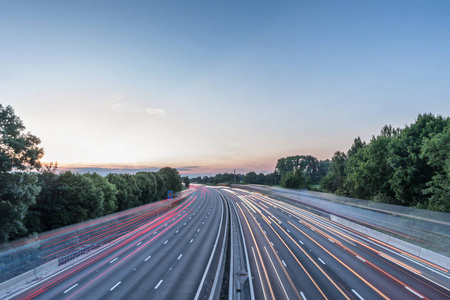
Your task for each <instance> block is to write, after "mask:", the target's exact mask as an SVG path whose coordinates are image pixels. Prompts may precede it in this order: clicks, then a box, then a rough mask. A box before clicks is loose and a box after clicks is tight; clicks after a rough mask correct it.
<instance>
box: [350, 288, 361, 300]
mask: <svg viewBox="0 0 450 300" xmlns="http://www.w3.org/2000/svg"><path fill="white" fill-rule="evenodd" d="M352 292H353V294H355V295H356V296H357V297H358V298H359V299H361V300H364V298H363V297H361V295H360V294H358V293H357V292H356V291H355V290H354V289H352Z"/></svg>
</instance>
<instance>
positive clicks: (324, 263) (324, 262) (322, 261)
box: [318, 257, 326, 265]
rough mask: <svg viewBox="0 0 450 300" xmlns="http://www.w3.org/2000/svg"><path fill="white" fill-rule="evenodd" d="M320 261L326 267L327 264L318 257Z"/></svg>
mask: <svg viewBox="0 0 450 300" xmlns="http://www.w3.org/2000/svg"><path fill="white" fill-rule="evenodd" d="M318 259H319V260H320V262H321V263H323V264H324V265H326V263H325V262H324V261H323V260H322V259H320V257H318Z"/></svg>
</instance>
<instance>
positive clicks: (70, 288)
mask: <svg viewBox="0 0 450 300" xmlns="http://www.w3.org/2000/svg"><path fill="white" fill-rule="evenodd" d="M227 217H228V214H227V210H226V203H224V201H223V200H222V198H221V197H220V195H219V194H218V193H217V192H215V191H214V190H208V189H205V188H202V187H198V188H196V189H195V191H194V192H193V193H192V194H191V195H190V196H189V197H188V199H186V200H185V201H184V202H183V203H182V204H181V205H179V206H177V207H176V208H174V209H172V210H171V211H169V212H167V213H165V214H163V215H161V216H159V217H158V218H156V219H154V220H153V221H151V222H149V223H148V224H145V225H144V226H141V227H140V228H138V229H137V230H134V231H133V232H131V233H129V234H128V235H127V236H125V237H122V238H121V239H120V240H118V241H115V242H114V243H113V244H111V245H109V246H108V247H106V248H102V249H101V250H100V251H99V252H97V253H96V254H94V255H91V256H89V257H86V258H83V259H82V260H80V261H78V262H77V263H76V264H74V265H72V266H70V267H67V268H64V269H63V270H60V271H59V272H58V273H56V274H54V275H52V276H51V277H48V278H46V279H45V280H42V281H40V282H38V283H36V284H34V285H33V286H31V287H29V288H28V289H26V290H25V291H22V292H20V293H18V294H15V295H13V296H10V297H9V298H13V299H31V298H36V299H125V298H127V299H204V298H207V297H209V295H210V293H211V292H212V289H213V284H214V280H215V279H216V276H215V275H216V273H217V272H216V271H217V268H218V265H219V257H220V254H221V250H222V248H223V247H222V246H223V236H224V233H225V230H226V227H225V225H226V219H227ZM219 286H220V285H219Z"/></svg>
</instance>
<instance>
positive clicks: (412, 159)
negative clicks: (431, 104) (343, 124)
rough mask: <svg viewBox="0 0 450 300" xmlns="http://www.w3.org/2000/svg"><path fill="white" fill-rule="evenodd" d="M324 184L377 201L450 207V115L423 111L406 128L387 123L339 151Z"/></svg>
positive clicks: (328, 188)
mask: <svg viewBox="0 0 450 300" xmlns="http://www.w3.org/2000/svg"><path fill="white" fill-rule="evenodd" d="M321 186H322V188H323V189H324V190H326V191H329V192H333V193H336V194H339V195H343V196H349V197H354V198H360V199H367V200H373V201H377V202H384V203H391V204H399V205H405V206H413V207H417V208H422V209H431V210H437V211H443V212H450V119H449V118H448V117H447V118H444V117H442V116H434V115H433V114H431V113H429V114H423V115H419V116H418V117H417V120H416V121H415V123H413V124H411V125H409V126H406V127H405V128H403V129H400V128H393V127H392V126H391V125H385V126H384V127H383V128H382V130H381V132H380V134H379V135H378V136H373V137H372V139H371V140H370V141H369V142H368V143H366V142H364V141H362V140H361V139H360V138H359V137H358V138H356V139H355V140H354V142H353V145H352V146H351V148H350V149H349V150H348V151H347V152H346V153H345V152H341V151H337V152H335V153H334V155H333V157H332V159H331V164H330V172H329V174H327V176H326V177H325V178H324V179H323V181H322V182H321Z"/></svg>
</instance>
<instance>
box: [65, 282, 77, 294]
mask: <svg viewBox="0 0 450 300" xmlns="http://www.w3.org/2000/svg"><path fill="white" fill-rule="evenodd" d="M77 285H78V283H77V284H74V285H72V286H71V287H70V288H68V289H67V290H65V291H64V294H65V293H67V292H68V291H70V290H71V289H73V288H74V287H76V286H77Z"/></svg>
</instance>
